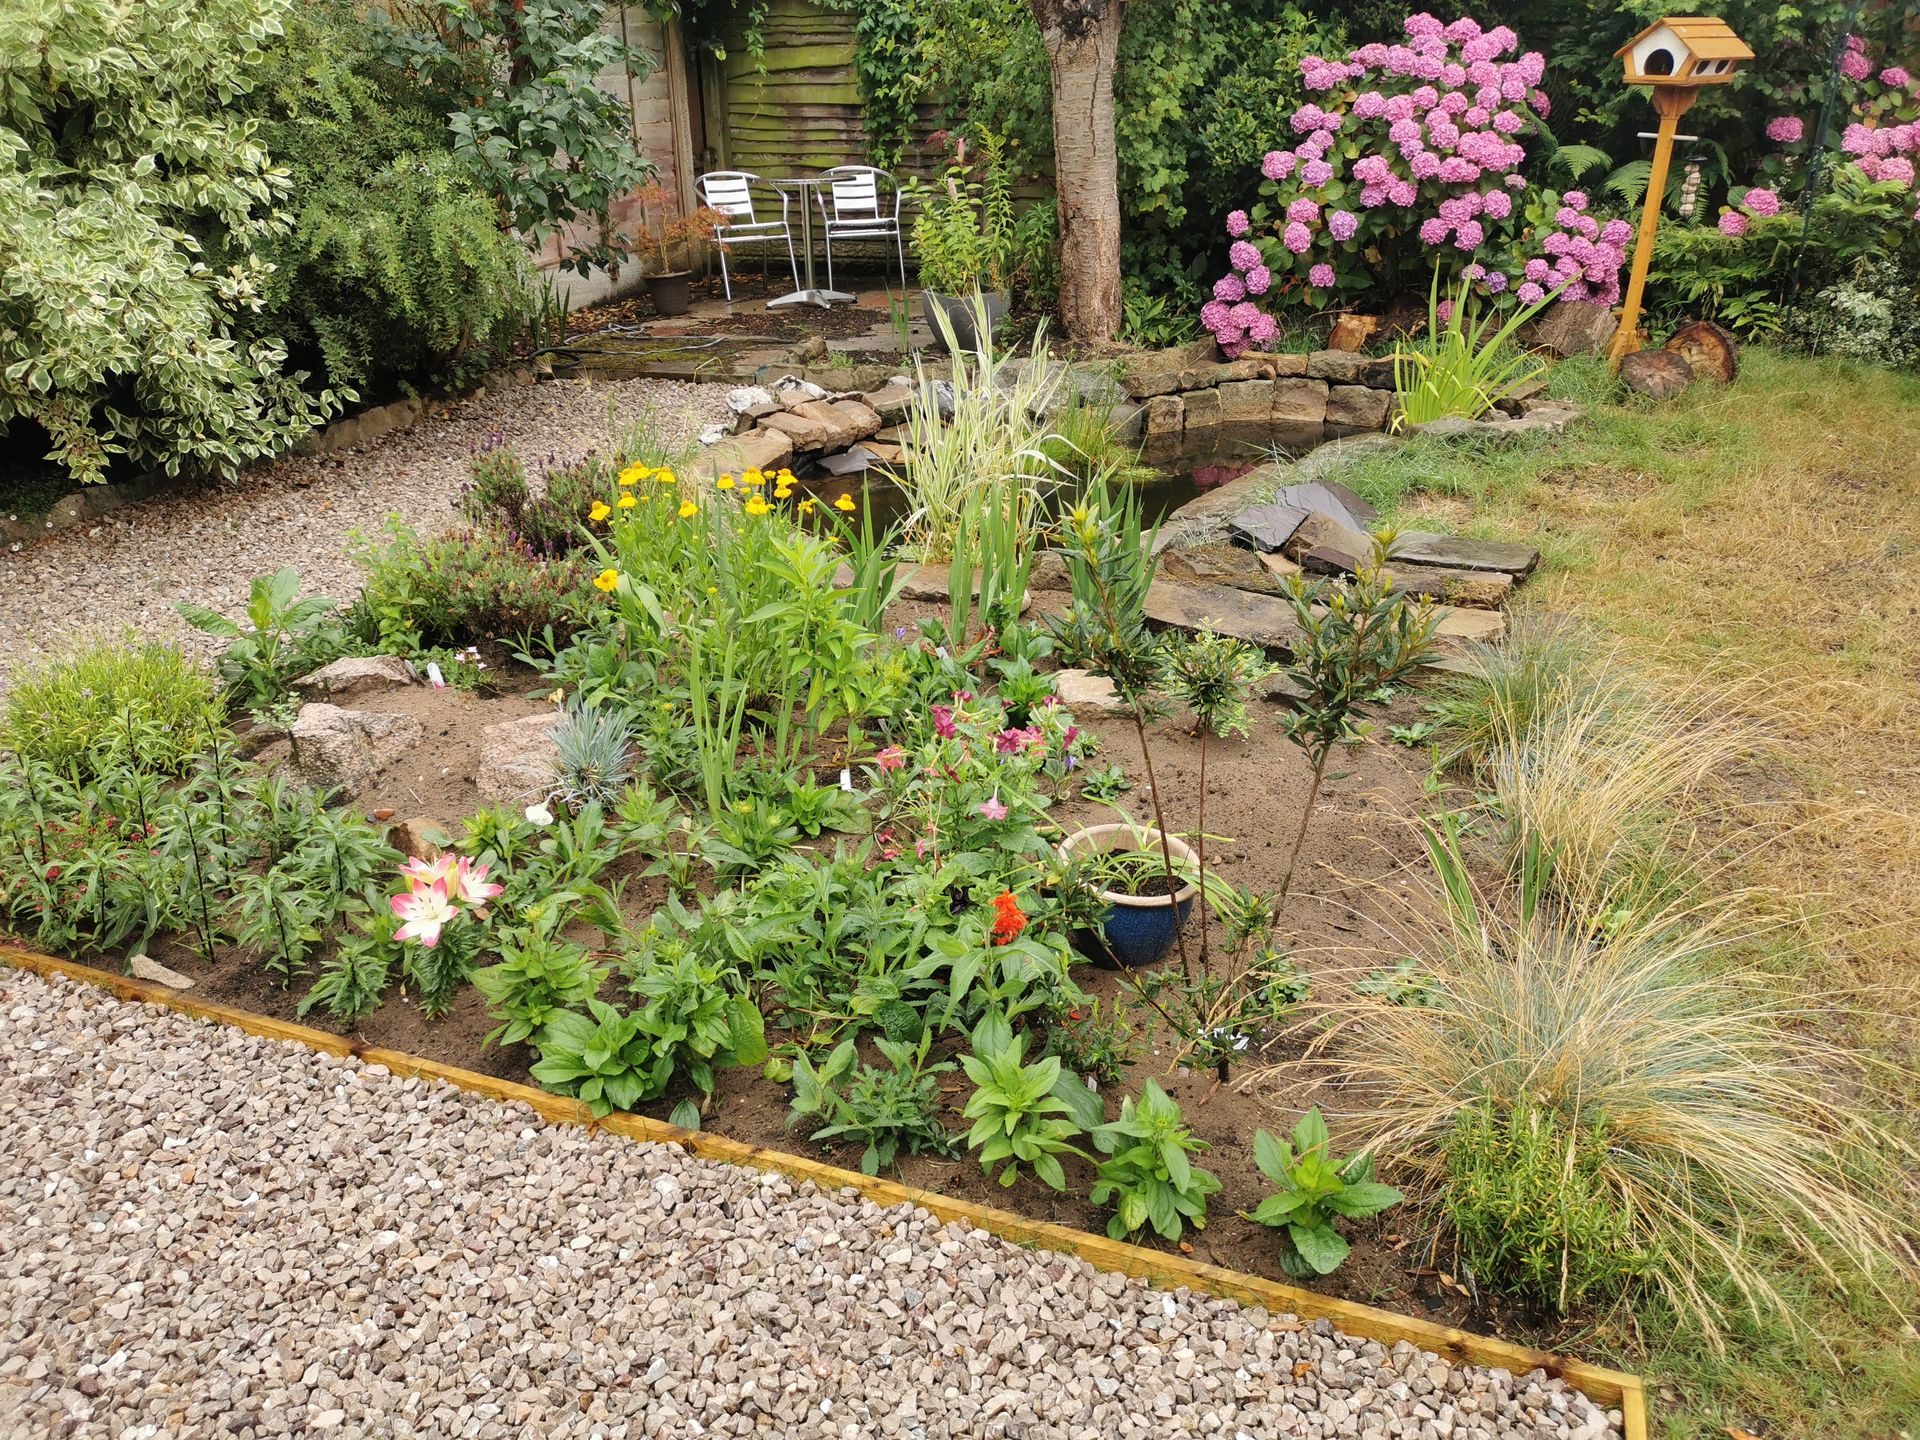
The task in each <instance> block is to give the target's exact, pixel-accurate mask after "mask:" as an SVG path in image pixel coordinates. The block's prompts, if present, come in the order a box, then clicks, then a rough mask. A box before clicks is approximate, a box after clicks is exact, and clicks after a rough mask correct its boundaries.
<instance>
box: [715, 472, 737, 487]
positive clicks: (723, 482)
mask: <svg viewBox="0 0 1920 1440" xmlns="http://www.w3.org/2000/svg"><path fill="white" fill-rule="evenodd" d="M713 483H714V485H715V486H716V487H718V488H719V489H722V490H731V489H732V488H733V477H732V476H731V475H722V476H721V477H720V478H719V479H718V480H716V481H714V482H713Z"/></svg>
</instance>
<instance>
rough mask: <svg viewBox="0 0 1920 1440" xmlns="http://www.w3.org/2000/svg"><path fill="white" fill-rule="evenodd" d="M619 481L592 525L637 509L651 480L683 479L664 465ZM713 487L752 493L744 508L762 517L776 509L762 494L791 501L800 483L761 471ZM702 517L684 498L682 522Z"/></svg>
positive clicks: (596, 506)
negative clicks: (642, 486) (638, 490)
mask: <svg viewBox="0 0 1920 1440" xmlns="http://www.w3.org/2000/svg"><path fill="white" fill-rule="evenodd" d="M617 478H618V480H619V482H620V494H619V496H618V498H617V499H615V500H614V502H613V503H612V504H611V505H609V504H608V503H607V502H606V501H604V500H596V501H594V502H593V506H592V508H591V509H589V510H588V511H587V520H588V521H589V522H590V523H591V524H594V525H604V524H605V523H606V522H607V519H608V517H609V516H611V515H612V514H613V513H614V511H615V510H632V509H635V508H637V507H638V506H639V504H640V500H639V497H637V496H636V495H634V494H633V488H634V487H635V486H636V485H638V484H639V483H640V482H641V481H642V480H646V479H649V478H651V479H653V480H655V481H658V482H659V483H661V484H663V485H677V484H678V483H679V477H678V476H676V475H675V474H674V473H673V471H672V470H670V469H669V468H667V467H666V466H664V465H660V466H649V465H639V464H635V465H629V466H627V467H626V468H625V469H623V470H622V471H621V472H620V473H619V476H618V477H617ZM713 483H714V487H715V488H716V489H719V490H736V489H744V490H746V491H747V492H748V494H747V501H746V504H745V505H743V506H742V507H741V508H742V509H744V510H745V511H746V512H747V514H749V515H755V516H759V515H770V514H772V513H773V506H771V505H770V504H768V503H767V500H766V497H765V496H764V495H763V494H762V493H761V492H762V491H764V490H766V489H767V487H768V486H772V487H773V498H774V499H775V500H787V499H791V498H792V496H793V487H794V486H795V485H796V484H798V483H799V482H798V481H797V480H795V479H794V474H793V471H791V470H789V469H787V468H785V467H784V466H783V467H782V468H780V469H779V470H776V471H774V472H773V473H772V474H769V473H767V472H766V471H764V470H760V469H757V468H756V469H752V470H747V471H745V472H743V473H742V474H741V475H740V476H739V477H738V478H737V479H736V478H735V477H734V476H733V475H732V474H731V473H729V474H725V475H722V476H720V477H719V478H718V479H716V480H715V481H714V482H713ZM833 503H834V504H835V505H836V506H838V507H839V508H840V509H842V510H851V509H853V499H852V497H851V496H848V495H842V496H841V497H840V498H839V499H838V500H836V501H834V502H833ZM813 510H814V503H813V501H812V500H809V499H802V500H801V501H800V504H799V511H800V513H801V514H802V515H811V514H812V513H813ZM699 513H700V506H699V504H698V503H697V502H695V501H694V500H693V499H691V498H683V499H682V500H681V502H680V506H679V509H678V510H677V511H675V514H676V515H677V516H678V518H680V519H682V520H691V519H692V518H693V517H694V516H696V515H698V514H699ZM605 574H606V575H611V574H613V572H612V571H607V572H605ZM601 578H602V579H604V578H605V576H604V575H603V576H602V577H601ZM594 583H595V584H596V585H600V588H601V589H603V590H611V589H612V588H613V585H612V584H611V583H608V584H604V585H602V584H601V583H600V580H599V579H596V580H595V581H594Z"/></svg>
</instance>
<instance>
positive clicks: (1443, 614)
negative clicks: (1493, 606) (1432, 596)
mask: <svg viewBox="0 0 1920 1440" xmlns="http://www.w3.org/2000/svg"><path fill="white" fill-rule="evenodd" d="M1433 613H1434V615H1435V616H1436V617H1437V618H1438V620H1439V622H1440V623H1439V624H1438V625H1436V626H1435V627H1434V631H1433V633H1434V636H1435V638H1437V639H1440V640H1455V641H1465V640H1478V641H1483V642H1484V641H1490V640H1498V639H1499V638H1500V637H1501V636H1502V635H1504V634H1506V633H1507V613H1506V611H1504V610H1464V609H1455V608H1454V607H1452V606H1448V605H1436V606H1435V607H1434V611H1433Z"/></svg>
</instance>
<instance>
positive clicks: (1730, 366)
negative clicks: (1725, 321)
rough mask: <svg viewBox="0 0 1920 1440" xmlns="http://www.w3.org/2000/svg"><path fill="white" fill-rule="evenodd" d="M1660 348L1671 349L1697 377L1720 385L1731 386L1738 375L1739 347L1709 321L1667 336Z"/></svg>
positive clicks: (1703, 321)
mask: <svg viewBox="0 0 1920 1440" xmlns="http://www.w3.org/2000/svg"><path fill="white" fill-rule="evenodd" d="M1661 348H1662V349H1665V350H1671V351H1672V352H1673V353H1674V354H1676V355H1678V356H1679V357H1680V358H1681V359H1682V360H1684V361H1686V362H1687V366H1688V368H1689V369H1691V370H1692V371H1693V373H1694V376H1695V377H1696V378H1698V377H1700V376H1703V375H1705V376H1709V377H1711V378H1713V379H1715V380H1718V381H1719V382H1720V383H1721V384H1723V385H1731V384H1732V383H1733V380H1734V377H1735V376H1736V375H1738V374H1739V373H1740V347H1739V345H1738V344H1736V343H1735V342H1734V338H1733V336H1732V335H1730V334H1728V333H1727V332H1726V331H1725V330H1722V329H1721V328H1720V327H1719V326H1718V325H1716V324H1714V323H1713V322H1712V321H1711V320H1696V321H1694V322H1693V324H1691V325H1682V326H1681V327H1680V328H1679V329H1678V330H1676V331H1674V332H1673V334H1671V335H1669V336H1668V337H1667V343H1666V344H1665V345H1664V346H1662V347H1661Z"/></svg>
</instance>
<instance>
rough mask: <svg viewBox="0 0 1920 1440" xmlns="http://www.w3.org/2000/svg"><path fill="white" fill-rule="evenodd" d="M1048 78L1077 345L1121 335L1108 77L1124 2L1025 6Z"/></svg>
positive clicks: (1068, 317) (1063, 304)
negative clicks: (1043, 53) (1041, 46)
mask: <svg viewBox="0 0 1920 1440" xmlns="http://www.w3.org/2000/svg"><path fill="white" fill-rule="evenodd" d="M1028 3H1029V5H1030V6H1031V7H1032V10H1033V18H1034V20H1035V21H1036V22H1037V23H1038V24H1039V26H1040V38H1041V39H1042V40H1043V41H1044V42H1045V44H1046V47H1047V59H1048V61H1049V62H1050V64H1051V66H1052V70H1053V168H1054V190H1055V193H1056V194H1057V195H1058V197H1059V204H1060V316H1061V319H1062V320H1063V321H1064V322H1065V325H1066V330H1067V335H1068V338H1070V339H1071V340H1073V341H1074V342H1075V343H1076V344H1079V345H1089V346H1101V345H1106V344H1110V343H1111V342H1112V341H1113V338H1114V337H1115V336H1116V335H1118V334H1119V333H1120V321H1121V313H1120V170H1119V162H1118V154H1117V146H1116V143H1115V139H1114V120H1113V72H1114V68H1115V66H1116V65H1117V64H1118V62H1119V58H1120V21H1121V14H1122V6H1123V4H1124V0H1028Z"/></svg>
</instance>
